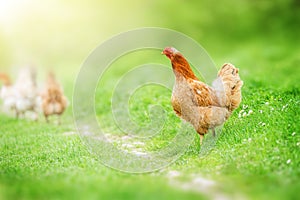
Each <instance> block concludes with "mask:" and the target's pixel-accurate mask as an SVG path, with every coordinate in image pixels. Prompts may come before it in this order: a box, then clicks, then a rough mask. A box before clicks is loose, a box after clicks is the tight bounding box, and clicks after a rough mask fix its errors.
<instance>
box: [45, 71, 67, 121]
mask: <svg viewBox="0 0 300 200" xmlns="http://www.w3.org/2000/svg"><path fill="white" fill-rule="evenodd" d="M67 105H68V100H67V98H66V97H65V96H64V93H63V89H62V87H61V85H60V84H59V83H58V82H57V81H56V79H55V76H54V74H53V73H52V72H50V73H49V74H48V78H47V82H46V87H45V89H44V91H43V92H42V110H43V113H44V116H45V118H46V121H47V122H49V119H48V117H49V116H50V115H57V116H58V123H59V124H60V116H61V114H62V113H63V112H64V110H65V109H66V107H67Z"/></svg>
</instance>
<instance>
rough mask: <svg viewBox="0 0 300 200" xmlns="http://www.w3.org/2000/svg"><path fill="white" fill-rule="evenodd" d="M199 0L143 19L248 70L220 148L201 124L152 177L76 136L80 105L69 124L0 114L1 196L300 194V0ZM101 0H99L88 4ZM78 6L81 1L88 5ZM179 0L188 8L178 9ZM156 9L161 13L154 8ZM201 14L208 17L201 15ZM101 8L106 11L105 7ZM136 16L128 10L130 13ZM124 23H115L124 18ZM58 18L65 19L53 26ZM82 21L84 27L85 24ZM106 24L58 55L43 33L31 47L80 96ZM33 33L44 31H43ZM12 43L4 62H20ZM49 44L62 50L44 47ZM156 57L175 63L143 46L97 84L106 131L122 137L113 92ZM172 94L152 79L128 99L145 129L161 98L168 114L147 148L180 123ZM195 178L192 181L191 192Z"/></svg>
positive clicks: (165, 5)
mask: <svg viewBox="0 0 300 200" xmlns="http://www.w3.org/2000/svg"><path fill="white" fill-rule="evenodd" d="M195 2H196V1H195ZM195 2H194V4H195V5H197V6H194V4H185V5H184V6H183V5H181V6H182V7H181V6H179V5H177V4H174V3H173V1H169V2H168V1H157V2H156V3H157V5H156V6H154V4H153V5H152V4H149V5H148V6H147V11H146V10H145V12H144V13H143V10H140V11H139V13H140V14H141V13H143V14H145V15H147V16H148V18H149V19H147V18H146V19H145V21H146V22H144V23H142V24H136V26H149V25H151V26H163V27H167V28H173V29H175V30H178V31H181V32H183V33H185V34H187V35H189V36H191V37H193V38H195V40H197V41H198V42H199V43H200V44H201V45H203V47H204V48H205V49H206V50H207V51H208V53H209V54H210V55H211V57H212V58H213V60H214V61H215V62H216V65H217V66H218V67H220V66H221V65H222V64H223V63H225V62H231V63H233V64H234V65H235V66H237V67H238V68H239V69H240V76H241V78H242V79H243V81H244V86H243V88H242V93H243V100H242V103H241V105H240V107H239V108H238V109H237V110H236V111H235V112H234V113H233V114H232V116H231V117H230V118H229V120H228V121H227V122H226V123H225V125H224V126H223V129H222V133H221V135H220V136H219V138H218V140H217V141H216V144H215V146H214V148H212V149H211V151H209V152H208V153H207V154H204V155H203V154H200V153H199V152H201V151H200V150H201V147H200V146H199V137H198V135H197V134H196V132H193V133H194V135H195V136H194V140H193V142H192V144H191V145H190V146H189V148H188V149H187V151H186V152H185V154H184V155H182V156H181V157H180V158H179V159H178V160H176V161H175V162H174V163H172V164H171V165H169V166H168V167H166V168H164V169H162V170H159V171H156V172H153V173H145V174H127V173H123V172H120V171H118V170H114V169H111V168H108V167H105V166H104V165H102V164H101V160H100V159H99V158H98V157H97V155H95V154H93V153H91V152H89V150H88V147H87V146H86V145H85V143H84V142H83V141H82V140H81V138H80V137H79V135H78V134H77V130H76V128H75V125H74V121H73V114H72V104H71V105H70V106H69V108H68V110H67V111H66V113H64V115H63V118H62V125H61V126H56V125H54V124H52V123H50V124H47V123H46V122H45V120H44V119H43V118H42V117H41V119H40V120H39V122H32V121H30V120H27V119H21V120H16V119H14V118H13V117H11V116H9V115H6V114H5V113H1V114H0V199H207V198H208V199H210V198H215V197H218V196H225V197H228V199H232V198H235V199H298V196H299V189H300V183H299V179H300V168H299V166H300V126H299V118H300V114H299V113H300V76H299V74H300V67H299V66H300V58H299V55H300V48H299V45H298V43H299V42H298V41H299V28H298V25H297V24H298V23H296V21H297V19H299V13H300V12H297V11H298V10H299V5H298V3H297V2H296V1H292V0H291V1H282V0H277V1H275V3H274V4H273V3H272V2H271V3H268V2H256V1H253V2H252V1H251V2H250V1H232V2H231V3H230V2H226V5H227V7H230V8H232V9H224V8H225V7H226V6H225V7H224V6H223V5H222V6H218V5H215V7H213V6H211V5H212V3H211V1H205V0H203V1H200V3H199V4H197V3H195ZM197 2H198V1H197ZM284 2H287V3H284ZM177 3H178V2H177ZM65 4H66V3H65ZM213 4H214V3H213ZM236 4H237V5H236ZM244 4H245V5H244ZM92 5H98V4H97V3H93V4H91V5H89V6H87V5H86V7H93V6H92ZM170 5H172V6H171V7H170ZM281 5H282V6H281ZM76 6H77V7H76V8H81V5H80V4H78V5H77V4H76ZM112 7H113V6H112ZM137 7H138V6H137ZM142 7H143V6H141V8H139V7H138V8H139V9H142ZM148 7H149V9H148ZM154 7H155V9H154ZM156 7H158V8H159V9H158V10H157V9H156ZM179 7H180V9H181V11H182V12H179V13H178V12H174V9H175V10H177V9H178V8H179ZM200 7H201V9H200V11H201V12H199V8H200ZM95 8H98V7H97V6H95ZM95 8H93V9H92V10H94V9H95ZM208 8H210V9H208ZM90 9H91V8H90ZM78 10H80V11H81V9H78ZM120 10H121V9H120ZM153 10H155V11H162V12H157V14H156V15H155V16H153ZM150 11H151V12H150ZM86 12H87V11H86ZM97 12H98V11H97ZM149 12H150V13H149ZM112 13H115V12H112ZM198 14H199V19H198V18H195V16H198ZM91 16H93V17H95V18H97V19H98V18H99V17H97V16H98V15H96V14H95V16H94V15H91ZM149 16H150V17H149ZM270 16H271V17H270ZM88 17H89V16H87V18H83V19H82V23H83V22H84V24H90V23H85V22H87V21H88V22H90V21H89V20H90V18H88ZM132 18H133V16H131V15H130V17H129V16H127V18H126V19H132ZM135 18H136V17H135ZM114 20H115V22H117V21H120V18H116V19H114ZM136 20H137V21H138V19H136ZM121 21H122V20H121ZM25 24H26V23H25ZM79 25H80V24H79ZM81 25H82V24H81ZM23 26H25V25H24V24H23ZM52 26H53V27H56V25H55V24H52ZM60 26H61V27H60ZM73 26H74V27H77V26H78V25H77V21H76V23H74V24H73ZM73 26H72V27H73ZM116 26H118V25H116ZM99 27H101V28H102V26H100V25H99V26H97V28H95V29H93V31H94V32H93V31H91V32H93V33H90V32H88V31H86V32H85V31H82V32H80V34H77V35H76V33H75V32H74V34H75V36H74V37H71V36H70V38H68V40H67V41H66V43H65V46H64V44H61V46H64V48H62V50H61V49H60V48H61V46H60V45H57V46H58V47H54V46H53V48H54V51H53V50H48V51H45V52H46V53H45V52H44V53H43V51H41V46H42V47H44V45H45V43H46V41H44V40H43V38H44V37H42V36H43V35H39V38H40V39H39V41H40V42H41V43H38V42H36V41H35V42H34V41H33V43H34V44H33V46H32V47H30V45H29V50H31V51H30V52H31V53H32V54H34V52H39V53H40V54H38V55H40V56H38V57H39V58H41V60H39V59H38V61H40V62H41V64H45V63H47V65H46V67H47V66H48V67H49V66H51V65H52V62H53V63H54V64H56V65H55V66H56V67H55V70H56V72H57V73H58V78H59V79H60V80H61V82H62V83H63V85H64V88H65V91H66V94H67V96H68V98H69V100H70V102H71V100H72V92H73V87H74V81H75V77H76V72H77V71H78V68H79V67H80V62H83V61H82V59H84V57H85V56H86V54H87V53H88V52H90V50H91V49H90V48H92V47H93V45H96V44H97V42H98V38H97V37H92V36H93V35H97V34H98V32H97V31H99V29H100V28H99ZM60 28H61V30H62V31H63V30H65V27H64V26H63V25H62V24H60V25H59V26H58V28H57V29H60ZM119 28H120V27H119ZM122 28H124V27H122ZM130 28H132V26H128V27H127V26H126V28H125V30H127V29H130ZM28 30H30V34H34V31H31V29H28ZM33 30H35V29H33ZM53 30H56V29H53ZM76 30H77V29H76ZM112 30H114V31H115V30H119V29H118V28H115V29H112ZM112 30H111V29H109V30H107V33H103V34H104V35H110V34H109V33H110V32H114V31H112ZM101 31H102V30H101ZM54 32H55V31H54ZM65 32H68V31H65ZM21 33H23V32H20V34H17V36H18V37H17V38H22V37H24V36H22V34H21ZM114 33H115V32H114ZM1 34H2V33H1ZM27 34H29V33H27ZM25 35H26V34H25ZM0 36H1V38H0V39H1V40H0V43H1V44H3V46H9V44H10V43H9V41H8V40H6V39H5V37H4V36H3V38H2V35H0ZM77 36H78V38H79V39H78V38H77ZM90 36H91V37H90ZM68 37H69V34H68ZM12 38H13V36H12ZM12 38H10V39H12ZM30 38H31V37H30ZM83 38H84V39H86V38H89V39H90V40H88V39H86V40H87V42H86V43H85V42H83ZM25 41H27V40H25ZM59 41H60V40H59ZM92 41H93V42H92ZM95 41H97V42H95ZM23 43H24V41H23ZM21 44H22V43H21ZM80 45H82V49H81V48H80V50H78V51H77V50H75V49H74V46H80ZM21 46H22V45H21ZM23 46H26V42H25V44H23ZM27 47H28V46H27ZM55 48H57V49H55ZM12 49H13V48H12ZM86 49H88V51H86ZM70 50H72V51H70ZM10 51H11V50H8V48H6V51H5V50H4V53H3V54H2V53H1V55H0V64H1V63H2V65H3V66H4V65H7V63H13V62H12V61H11V62H10V57H12V58H13V57H14V56H13V54H12V52H10ZM47 52H48V53H49V52H51V53H52V54H51V55H45V54H47ZM53 52H55V53H53ZM65 52H68V54H67V55H66V53H65ZM82 52H83V53H82ZM6 55H7V56H6ZM35 55H36V54H35ZM73 58H74V60H72V59H73ZM149 62H151V63H155V62H158V63H162V64H166V65H168V66H169V67H170V64H169V61H168V60H167V59H166V58H165V57H164V56H161V55H160V52H158V51H149V50H146V51H141V52H134V53H133V54H129V55H126V58H120V59H119V60H117V61H116V62H115V63H113V65H112V66H111V69H109V70H107V71H106V74H105V76H103V79H102V80H101V81H100V82H99V85H98V87H97V90H96V102H97V103H96V105H95V110H96V113H97V119H98V121H99V122H100V123H101V125H102V128H103V130H104V131H105V132H106V133H111V134H112V135H114V136H116V138H117V139H118V138H121V136H123V135H124V133H123V132H122V131H120V130H119V129H118V127H117V126H116V125H115V122H114V119H113V116H112V114H111V97H112V94H113V89H112V88H114V87H115V82H116V81H117V80H119V78H120V77H121V76H122V75H123V73H125V72H127V71H128V70H129V69H130V68H131V66H138V65H140V64H144V63H149ZM76 67H77V68H76ZM42 70H44V71H45V69H42ZM42 70H41V71H42ZM41 79H42V78H41ZM170 96H171V92H170V91H169V90H167V89H166V88H162V87H159V86H157V85H156V86H153V85H152V86H145V87H143V88H140V89H139V90H137V91H136V93H135V94H134V95H132V96H131V98H130V105H129V108H130V112H131V117H132V118H131V119H132V120H133V121H134V122H136V123H137V124H138V125H141V126H145V125H147V124H148V123H149V122H151V120H150V119H151V115H150V113H149V108H150V105H157V104H158V105H160V106H162V107H163V108H164V110H165V114H166V117H167V120H166V122H165V124H164V127H163V128H162V131H161V132H160V133H159V134H158V135H155V136H154V137H152V138H151V139H149V140H147V141H145V145H144V146H142V148H143V150H144V151H149V152H151V151H155V150H160V149H161V148H163V147H165V146H166V145H167V144H168V143H169V141H171V140H172V139H173V138H174V136H175V134H176V132H177V130H178V127H179V126H180V123H181V121H180V119H178V118H177V117H176V115H175V114H174V113H173V111H172V108H171V105H170ZM249 113H250V114H249ZM122 144H123V143H122V142H121V143H118V142H115V143H114V145H115V146H117V147H122V146H120V145H122ZM174 171H177V172H178V173H180V175H179V176H178V177H174V178H171V177H170V173H174ZM197 177H198V178H199V177H203V178H205V179H209V180H212V181H214V182H215V185H213V186H211V187H208V188H207V189H206V188H204V186H203V185H201V184H200V185H199V184H198V185H197V183H195V182H193V181H194V179H195V178H197ZM185 186H188V189H184V187H185ZM203 188H204V189H203Z"/></svg>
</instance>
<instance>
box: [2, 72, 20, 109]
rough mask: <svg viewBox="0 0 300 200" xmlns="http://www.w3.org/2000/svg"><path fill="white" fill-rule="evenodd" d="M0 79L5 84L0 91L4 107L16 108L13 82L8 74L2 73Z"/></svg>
mask: <svg viewBox="0 0 300 200" xmlns="http://www.w3.org/2000/svg"><path fill="white" fill-rule="evenodd" d="M0 80H1V81H2V83H3V85H2V87H1V91H0V98H1V99H2V101H3V108H4V110H6V111H11V110H13V111H15V110H16V95H15V89H14V86H13V85H12V82H11V80H10V78H9V76H8V75H7V74H3V73H0Z"/></svg>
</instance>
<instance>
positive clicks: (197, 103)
mask: <svg viewBox="0 0 300 200" xmlns="http://www.w3.org/2000/svg"><path fill="white" fill-rule="evenodd" d="M162 53H163V54H165V55H166V56H167V57H168V58H169V59H170V60H171V63H172V68H173V72H174V75H175V85H174V88H173V92H172V106H173V109H174V111H175V113H176V114H177V115H178V116H179V117H181V118H183V119H184V120H186V121H188V122H190V123H191V124H192V125H193V126H194V128H195V130H196V131H197V132H198V134H199V135H200V144H202V140H203V138H204V134H206V133H207V132H208V130H209V129H212V131H213V135H215V127H216V126H219V125H221V124H223V123H224V122H225V121H226V120H227V119H228V118H229V116H230V115H231V113H232V111H233V110H234V109H236V108H237V107H238V106H239V104H240V103H241V100H242V95H241V87H242V85H243V81H241V79H240V77H239V74H238V69H237V68H235V67H234V66H233V65H232V64H224V65H223V67H222V68H221V69H220V71H219V72H218V76H217V79H216V80H215V81H214V82H213V85H212V87H210V86H208V85H206V84H205V83H203V82H201V81H200V80H199V79H198V78H197V77H196V76H195V74H194V73H193V71H192V69H191V67H190V65H189V63H188V61H187V60H186V59H185V58H184V57H183V55H182V54H181V53H180V52H179V51H178V50H176V49H175V48H173V47H167V48H165V49H164V51H163V52H162Z"/></svg>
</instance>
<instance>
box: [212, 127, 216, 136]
mask: <svg viewBox="0 0 300 200" xmlns="http://www.w3.org/2000/svg"><path fill="white" fill-rule="evenodd" d="M211 131H212V136H213V137H216V130H215V128H212V129H211Z"/></svg>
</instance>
